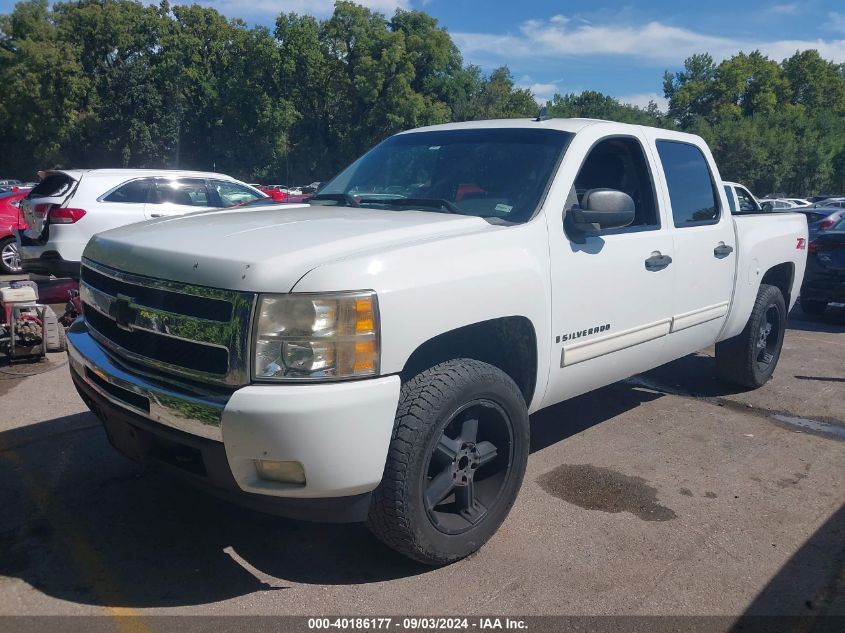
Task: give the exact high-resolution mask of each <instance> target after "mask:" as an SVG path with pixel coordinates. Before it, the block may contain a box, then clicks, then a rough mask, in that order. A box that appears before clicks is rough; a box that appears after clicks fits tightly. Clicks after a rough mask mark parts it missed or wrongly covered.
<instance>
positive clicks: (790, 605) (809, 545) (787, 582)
mask: <svg viewBox="0 0 845 633" xmlns="http://www.w3.org/2000/svg"><path fill="white" fill-rule="evenodd" d="M744 615H745V616H761V615H764V616H773V615H774V616H778V615H781V616H795V615H803V616H807V617H808V618H812V617H815V616H838V617H839V620H838V623H839V625H841V624H842V618H845V505H844V506H842V507H841V508H839V510H838V511H836V512H834V513H833V514H832V515H831V516H830V518H828V520H827V521H825V523H824V524H822V526H821V527H820V528H819V529H818V530H816V532H815V533H814V534H813V535H812V536H811V537H810V538H809V539H807V541H806V542H805V543H804V545H803V546H802V547H801V548H800V549H799V550H798V551H797V552H796V553H795V555H794V556H792V557H791V558H790V559H789V560H788V561H787V562H786V564H785V565H784V566H783V567H781V569H780V571H779V572H778V573H777V574H776V575H775V576H774V577H773V578H772V579H771V580H770V581H769V583H768V584H767V585H766V586H765V587H764V588H763V590H762V591H761V592H760V593H759V594H758V596H757V597H756V598H755V599H754V601H753V602H752V603H751V604H750V605H749V606H748V608H747V609H746V612H745V614H744ZM751 621H753V618H752V619H751ZM743 622H744V619H742V618H741V619H740V620H739V622H738V623H737V627H735V628H734V631H741V630H742V624H743ZM805 624H809V626H803V627H802V628H801V629H798V628H796V629H794V630H803V631H813V630H814V628H813V626H812V622H805ZM822 624H824V622H822ZM827 624H834V623H833V622H829V623H827ZM831 630H832V629H831ZM839 630H842V629H839Z"/></svg>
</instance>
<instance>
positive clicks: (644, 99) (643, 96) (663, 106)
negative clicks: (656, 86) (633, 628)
mask: <svg viewBox="0 0 845 633" xmlns="http://www.w3.org/2000/svg"><path fill="white" fill-rule="evenodd" d="M616 98H617V99H618V100H619V101H620V102H622V103H627V104H629V105H632V106H637V107H638V108H643V109H645V108H647V107H648V104H649V102H650V101H654V102H655V103H656V104H657V107H658V108H659V109H660V110H661V111H662V112H666V110H667V109H668V107H669V100H668V99H666V97H664V96H663V95H660V94H657V93H656V92H641V93H639V94H633V95H625V96H623V97H616Z"/></svg>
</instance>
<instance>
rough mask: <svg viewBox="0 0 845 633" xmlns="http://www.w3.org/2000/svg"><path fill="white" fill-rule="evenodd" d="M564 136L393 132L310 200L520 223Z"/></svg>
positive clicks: (536, 200)
mask: <svg viewBox="0 0 845 633" xmlns="http://www.w3.org/2000/svg"><path fill="white" fill-rule="evenodd" d="M571 138H572V134H570V133H568V132H562V131H559V130H532V129H525V128H510V129H501V128H499V129H471V130H443V131H436V132H412V133H408V134H399V135H397V136H392V137H391V138H389V139H387V140H386V141H384V142H383V143H380V144H379V145H377V146H376V147H375V148H373V149H372V150H370V151H369V152H367V153H366V154H364V155H363V156H362V157H361V158H359V159H358V160H357V161H355V162H354V163H352V165H350V166H349V167H347V168H346V169H345V170H343V171H342V172H341V173H340V174H339V175H338V176H336V177H335V178H334V179H333V180H332V181H331V182H329V183H328V184H326V186H325V187H323V188H322V189H321V190H320V193H319V194H318V195H316V196H314V198H312V199H311V203H312V204H335V205H345V206H352V207H357V206H366V207H369V208H389V209H395V210H404V209H415V210H423V211H435V212H441V213H457V214H462V215H474V216H478V217H483V218H499V219H501V220H504V221H507V222H526V221H527V220H528V219H530V218H531V216H532V215H533V214H534V212H535V211H536V209H537V207H538V206H539V204H540V203H541V202H542V199H543V196H544V194H545V192H546V189H547V188H548V185H549V182H550V180H551V178H552V176H553V175H554V171H555V166H556V165H557V164H558V160H559V159H560V157H561V154H562V153H563V151H564V150H565V149H566V146H567V145H568V144H569V141H570V140H571Z"/></svg>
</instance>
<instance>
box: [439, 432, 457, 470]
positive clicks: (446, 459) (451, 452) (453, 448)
mask: <svg viewBox="0 0 845 633" xmlns="http://www.w3.org/2000/svg"><path fill="white" fill-rule="evenodd" d="M460 449H461V441H460V440H453V439H452V438H451V437H447V436H446V434H445V433H444V434H443V435H441V436H440V441H438V442H437V446H435V447H434V455H435V456H436V457H437V458H439V459H440V461H441V462H442V463H444V464H451V463H452V461H453V460H454V459H455V457H456V456H457V454H458V451H459V450H460Z"/></svg>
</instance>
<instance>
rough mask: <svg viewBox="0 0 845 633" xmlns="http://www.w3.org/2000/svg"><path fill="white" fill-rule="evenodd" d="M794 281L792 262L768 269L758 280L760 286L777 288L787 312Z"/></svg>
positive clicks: (793, 265)
mask: <svg viewBox="0 0 845 633" xmlns="http://www.w3.org/2000/svg"><path fill="white" fill-rule="evenodd" d="M794 279H795V264H793V263H792V262H783V263H781V264H777V265H775V266H772V267H771V268H769V269H768V270H767V271H766V272H765V274H764V275H763V278H762V279H761V280H760V284H761V285H763V284H767V285H769V286H776V287H777V288H779V289H780V291H781V294H783V300H784V303H786V309H787V311H788V310H789V305H790V299H791V294H792V283H793V281H794Z"/></svg>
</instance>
